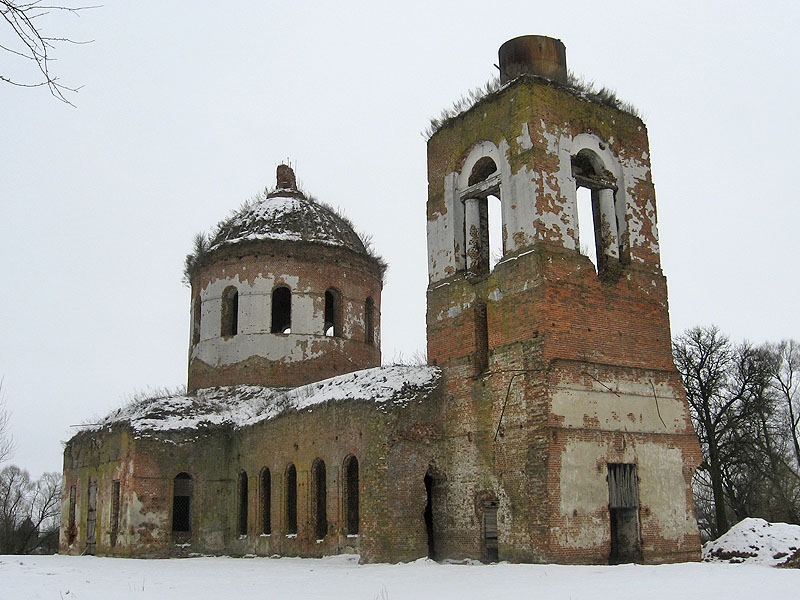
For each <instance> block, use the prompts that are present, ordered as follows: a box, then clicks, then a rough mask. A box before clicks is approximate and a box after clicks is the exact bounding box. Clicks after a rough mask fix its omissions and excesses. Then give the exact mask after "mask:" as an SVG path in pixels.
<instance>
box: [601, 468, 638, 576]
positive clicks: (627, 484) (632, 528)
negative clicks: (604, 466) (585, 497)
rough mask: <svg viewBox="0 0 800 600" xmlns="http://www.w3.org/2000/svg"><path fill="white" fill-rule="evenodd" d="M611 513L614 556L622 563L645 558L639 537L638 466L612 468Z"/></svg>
mask: <svg viewBox="0 0 800 600" xmlns="http://www.w3.org/2000/svg"><path fill="white" fill-rule="evenodd" d="M608 512H609V517H610V519H611V555H610V556H609V562H610V563H611V564H618V563H624V562H636V561H640V560H641V559H642V544H641V536H640V535H639V479H638V474H637V470H636V465H633V464H609V465H608Z"/></svg>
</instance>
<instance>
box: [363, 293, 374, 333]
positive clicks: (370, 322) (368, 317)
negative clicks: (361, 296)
mask: <svg viewBox="0 0 800 600" xmlns="http://www.w3.org/2000/svg"><path fill="white" fill-rule="evenodd" d="M364 341H365V342H366V343H367V344H374V343H375V302H374V301H373V300H372V298H370V297H367V299H366V301H365V302H364Z"/></svg>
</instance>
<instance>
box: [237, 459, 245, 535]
mask: <svg viewBox="0 0 800 600" xmlns="http://www.w3.org/2000/svg"><path fill="white" fill-rule="evenodd" d="M239 535H247V473H245V472H244V471H242V472H241V473H240V474H239Z"/></svg>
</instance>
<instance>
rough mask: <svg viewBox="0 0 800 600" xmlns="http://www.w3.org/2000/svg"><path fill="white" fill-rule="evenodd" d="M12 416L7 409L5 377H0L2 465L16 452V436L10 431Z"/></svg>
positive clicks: (0, 463)
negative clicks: (4, 389) (4, 387)
mask: <svg viewBox="0 0 800 600" xmlns="http://www.w3.org/2000/svg"><path fill="white" fill-rule="evenodd" d="M10 419H11V416H10V415H9V413H8V410H7V409H6V397H5V392H4V391H3V379H2V378H0V465H2V464H3V463H4V462H5V461H7V460H8V459H9V458H11V455H12V454H13V453H14V447H15V445H14V438H13V437H11V433H10V431H9V427H10Z"/></svg>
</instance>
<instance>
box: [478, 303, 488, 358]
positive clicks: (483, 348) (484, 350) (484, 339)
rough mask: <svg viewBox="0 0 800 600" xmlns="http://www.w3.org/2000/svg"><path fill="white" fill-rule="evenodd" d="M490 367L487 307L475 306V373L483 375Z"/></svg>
mask: <svg viewBox="0 0 800 600" xmlns="http://www.w3.org/2000/svg"><path fill="white" fill-rule="evenodd" d="M488 367H489V322H488V317H487V314H486V305H485V304H484V303H483V302H478V303H476V304H475V372H476V374H477V373H483V372H484V371H485V370H486V369H487V368H488Z"/></svg>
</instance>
